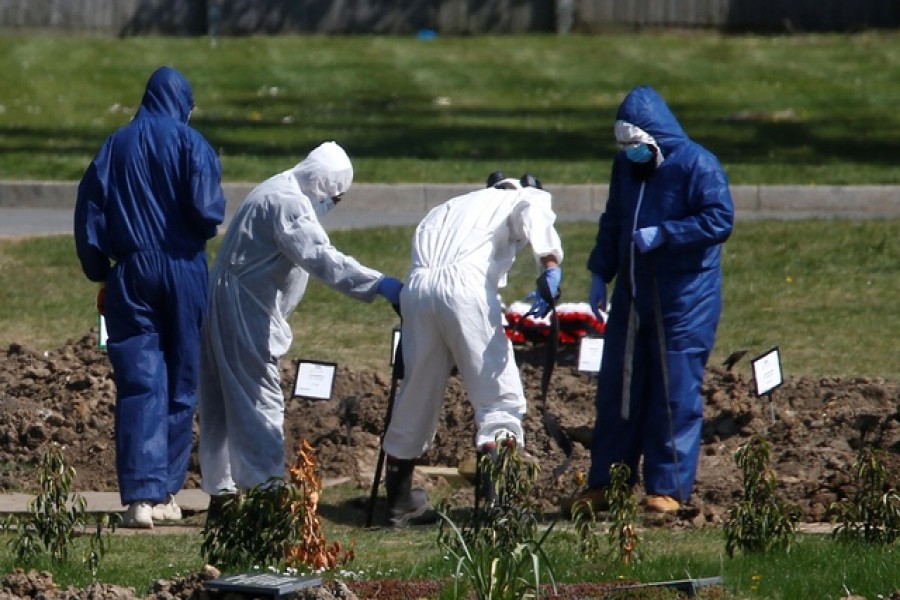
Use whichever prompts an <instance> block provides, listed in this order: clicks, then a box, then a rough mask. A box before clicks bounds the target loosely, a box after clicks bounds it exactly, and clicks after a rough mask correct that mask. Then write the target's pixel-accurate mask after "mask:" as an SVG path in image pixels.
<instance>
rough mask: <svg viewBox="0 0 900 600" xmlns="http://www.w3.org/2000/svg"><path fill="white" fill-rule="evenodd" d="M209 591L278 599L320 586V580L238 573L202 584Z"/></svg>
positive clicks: (305, 577) (312, 577)
mask: <svg viewBox="0 0 900 600" xmlns="http://www.w3.org/2000/svg"><path fill="white" fill-rule="evenodd" d="M204 585H205V586H206V587H208V588H210V589H213V590H216V591H221V592H235V593H240V594H251V595H254V596H274V597H275V598H280V597H281V596H287V595H289V594H292V593H294V592H296V591H298V590H302V589H305V588H310V587H317V586H320V585H322V578H321V577H316V576H315V575H304V576H302V577H293V576H291V575H276V574H275V573H239V574H237V575H229V576H228V577H221V578H219V579H211V580H209V581H207V582H205V583H204Z"/></svg>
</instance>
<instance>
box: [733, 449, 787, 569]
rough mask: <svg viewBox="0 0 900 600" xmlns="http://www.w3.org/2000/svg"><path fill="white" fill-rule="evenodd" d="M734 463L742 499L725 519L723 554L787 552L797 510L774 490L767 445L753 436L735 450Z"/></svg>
mask: <svg viewBox="0 0 900 600" xmlns="http://www.w3.org/2000/svg"><path fill="white" fill-rule="evenodd" d="M735 461H736V462H737V464H738V467H739V468H740V469H741V472H742V474H743V477H744V494H743V499H742V500H741V501H740V502H739V503H738V504H737V505H736V506H734V507H732V508H730V509H729V510H728V515H727V517H726V520H725V525H724V531H725V551H726V553H727V554H728V556H729V557H733V556H734V552H735V550H736V549H741V550H743V551H744V552H760V553H765V552H766V551H768V550H772V549H775V548H782V549H785V550H790V547H791V544H792V543H793V541H794V538H795V537H796V535H797V531H796V523H797V520H798V518H799V511H798V510H797V508H796V507H794V506H791V505H789V504H787V503H785V502H782V501H780V500H779V499H778V498H777V497H776V495H775V490H776V487H777V481H776V479H775V474H774V473H773V472H772V471H771V470H770V469H769V443H768V442H767V441H766V440H765V438H763V437H762V436H758V435H757V436H754V437H752V438H750V440H749V441H748V442H747V443H745V444H743V445H742V446H741V447H740V448H738V449H737V451H735Z"/></svg>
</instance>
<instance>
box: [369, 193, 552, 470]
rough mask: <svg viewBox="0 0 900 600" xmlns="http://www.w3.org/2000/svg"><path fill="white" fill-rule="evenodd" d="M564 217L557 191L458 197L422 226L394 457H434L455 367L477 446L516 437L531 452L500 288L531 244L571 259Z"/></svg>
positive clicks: (390, 437) (406, 308)
mask: <svg viewBox="0 0 900 600" xmlns="http://www.w3.org/2000/svg"><path fill="white" fill-rule="evenodd" d="M555 220H556V215H555V214H554V213H553V209H552V207H551V196H550V194H548V193H547V192H545V191H543V190H539V189H536V188H530V187H529V188H525V189H512V190H509V189H496V188H486V189H482V190H477V191H474V192H471V193H469V194H465V195H463V196H458V197H456V198H453V199H451V200H448V201H447V202H445V203H444V204H442V205H440V206H437V207H436V208H434V209H433V210H431V212H429V213H428V215H426V217H425V218H424V219H423V220H422V222H421V223H419V226H418V228H417V229H416V232H415V235H414V237H413V243H412V268H411V270H410V272H409V275H408V277H407V280H406V285H405V286H404V288H403V291H402V293H401V295H400V306H401V309H402V313H403V326H402V332H401V340H402V350H403V361H404V368H405V377H404V380H403V383H402V384H401V387H400V392H399V394H398V397H397V399H396V403H395V406H394V409H393V413H392V418H391V423H390V425H389V427H388V430H387V433H386V434H385V439H384V451H385V453H386V454H388V455H390V456H392V457H395V458H399V459H413V458H416V457H418V456H420V455H421V454H422V453H424V452H425V451H427V450H428V448H429V447H430V446H431V443H432V441H433V438H434V434H435V431H436V430H437V424H438V420H439V418H440V413H441V405H442V403H443V398H444V392H445V390H446V386H447V378H448V377H449V375H450V371H451V370H452V369H453V366H454V365H456V367H457V368H458V369H459V373H460V376H461V377H462V381H463V384H464V386H465V389H466V393H467V395H468V397H469V401H470V402H471V403H472V407H473V409H474V411H475V422H476V426H477V428H478V431H477V434H476V440H475V443H476V446H478V447H480V446H482V445H483V444H486V443H493V442H494V441H495V439H496V436H497V435H498V434H500V435H505V434H507V433H508V434H512V435H513V436H515V438H516V439H517V440H518V442H519V444H521V445H524V432H523V429H522V418H523V416H524V414H525V410H526V403H525V394H524V392H523V389H522V382H521V379H520V377H519V370H518V367H517V366H516V363H515V356H514V354H513V348H512V344H511V343H510V341H509V340H508V339H507V337H506V334H505V333H504V331H503V323H502V308H501V306H500V300H499V297H498V289H499V288H501V287H503V286H505V285H506V277H507V273H508V272H509V269H510V267H512V264H513V261H514V260H515V258H516V254H517V253H518V251H519V250H521V249H522V248H523V247H524V246H525V244H527V243H530V244H531V248H532V251H533V252H534V255H535V257H536V258H540V257H545V256H553V257H554V258H555V259H556V261H557V262H562V259H563V251H562V243H561V242H560V239H559V235H558V234H557V232H556V230H555V229H554V227H553V224H554V221H555Z"/></svg>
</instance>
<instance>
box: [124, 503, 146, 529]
mask: <svg viewBox="0 0 900 600" xmlns="http://www.w3.org/2000/svg"><path fill="white" fill-rule="evenodd" d="M122 527H125V528H127V529H153V505H152V504H150V503H149V502H147V501H144V500H141V501H139V502H132V503H131V504H129V505H128V508H127V509H126V510H125V513H124V514H123V515H122Z"/></svg>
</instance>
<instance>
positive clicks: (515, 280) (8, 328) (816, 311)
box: [0, 220, 900, 378]
mask: <svg viewBox="0 0 900 600" xmlns="http://www.w3.org/2000/svg"><path fill="white" fill-rule="evenodd" d="M898 225H900V223H898V221H896V220H886V221H800V222H767V221H763V222H748V223H742V224H739V226H738V227H736V228H735V231H734V234H733V236H732V238H731V239H730V240H729V241H728V242H727V243H726V245H725V253H724V259H723V272H724V275H723V281H724V311H723V314H722V319H721V323H720V326H719V335H718V338H717V342H716V347H715V349H714V352H713V358H712V360H713V361H720V360H722V359H724V357H725V356H727V355H728V354H729V353H730V352H731V351H733V350H737V349H742V348H746V349H748V350H749V351H750V352H751V355H753V354H758V353H762V352H764V351H766V350H768V349H769V348H770V347H772V346H775V345H777V346H779V349H780V354H781V359H782V364H783V368H784V374H785V376H786V377H790V376H800V375H812V376H827V375H830V376H844V377H855V376H870V377H872V376H880V377H891V378H898V377H900V364H898V362H897V358H896V356H897V352H896V349H897V340H898V339H900V319H896V318H891V316H892V315H896V307H895V302H896V299H897V298H898V297H900V277H898V265H900V241H898V238H897V235H896V232H897V228H898ZM559 231H560V235H561V237H562V239H563V244H564V247H565V249H566V254H567V257H566V261H565V263H564V264H563V282H562V289H563V296H562V299H563V301H564V302H586V301H587V293H588V287H589V281H588V277H587V270H586V268H585V266H584V265H585V263H586V261H587V255H588V252H589V251H590V249H591V247H592V245H593V240H594V236H595V234H596V230H595V226H594V224H592V223H562V224H560V225H559ZM411 235H412V228H409V227H401V228H385V229H374V230H366V231H365V234H364V235H361V234H360V232H359V231H341V232H334V233H333V235H332V236H331V237H332V241H333V243H334V244H335V245H336V246H337V247H338V248H340V249H341V250H343V251H345V252H347V253H349V254H351V255H352V256H355V257H356V258H358V259H359V260H360V261H362V262H363V264H368V265H371V266H373V267H375V268H378V269H381V270H383V271H385V272H387V273H391V274H394V275H397V276H399V277H401V278H402V277H403V276H404V275H405V273H406V270H407V269H408V268H409V247H410V239H411ZM217 246H218V240H216V241H215V242H214V243H213V244H212V246H211V248H212V252H213V253H214V252H215V248H216V247H217ZM535 275H536V271H535V270H534V262H533V261H532V260H531V259H530V258H529V257H528V256H527V253H526V254H523V255H522V256H521V257H520V260H518V261H517V262H516V264H515V265H514V268H513V271H512V273H511V277H510V285H509V287H508V288H507V290H506V291H504V292H503V296H504V300H505V301H507V302H512V301H515V300H517V299H521V298H523V297H524V296H525V295H526V294H527V293H528V292H529V291H531V290H532V289H533V287H534V277H535ZM96 289H97V288H96V286H95V284H92V283H90V282H88V281H87V280H86V279H85V278H84V276H83V275H82V274H81V271H80V268H79V266H78V262H77V260H76V258H75V250H74V244H73V242H72V239H71V236H55V237H48V238H35V239H30V240H23V241H11V240H4V241H0V344H9V343H11V342H18V343H25V344H28V345H31V346H33V347H36V348H38V349H55V348H58V347H59V346H61V345H62V344H63V343H64V342H65V341H66V340H67V339H70V338H78V337H81V336H82V335H84V334H85V333H87V332H88V330H89V329H90V328H91V327H93V326H96V319H97V317H96V314H95V312H94V310H95V309H94V295H95V293H96ZM290 322H291V325H292V327H293V330H294V344H293V347H292V348H291V351H290V353H289V355H288V356H289V357H298V356H302V357H304V358H309V359H318V360H333V361H337V362H339V363H341V364H346V365H353V366H354V367H355V368H370V369H381V370H384V371H385V372H386V373H387V369H388V366H387V364H386V363H387V361H386V356H387V349H388V347H389V344H390V332H391V328H392V327H393V326H394V325H396V324H397V317H396V315H395V314H394V312H393V311H392V310H391V309H390V307H389V306H388V305H387V304H386V303H385V302H384V301H383V300H381V299H380V298H379V299H376V301H375V302H373V303H372V304H363V303H360V302H357V301H355V300H352V299H349V298H347V297H344V296H342V295H340V294H338V293H336V292H334V291H332V290H331V289H330V288H327V287H325V286H324V285H321V284H319V283H316V282H313V283H312V284H311V285H310V287H309V290H308V291H307V294H306V296H305V297H304V299H303V301H302V302H301V304H300V306H299V307H298V308H297V310H296V311H295V312H294V314H293V315H292V317H291V319H290Z"/></svg>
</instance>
